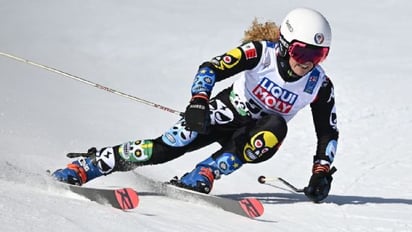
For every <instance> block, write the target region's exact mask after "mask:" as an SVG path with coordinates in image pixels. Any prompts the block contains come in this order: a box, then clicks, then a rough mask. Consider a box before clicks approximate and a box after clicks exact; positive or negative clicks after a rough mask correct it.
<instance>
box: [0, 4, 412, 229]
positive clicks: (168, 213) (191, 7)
mask: <svg viewBox="0 0 412 232" xmlns="http://www.w3.org/2000/svg"><path fill="white" fill-rule="evenodd" d="M308 4H309V3H307V2H306V1H297V0H292V1H287V2H286V1H285V2H279V1H262V0H257V1H253V2H250V1H238V0H229V1H215V0H211V1H191V0H176V1H159V0H152V1H131V0H124V1H97V0H91V1H80V0H71V1H68V0H63V1H52V0H38V1H28V0H15V1H2V3H1V4H0V21H1V31H0V51H1V52H7V53H10V54H14V55H18V56H21V57H24V58H26V59H29V60H33V61H36V62H39V63H41V64H45V65H48V66H51V67H54V68H57V69H60V70H63V71H65V72H68V73H70V74H73V75H77V76H80V77H83V78H86V79H88V80H90V81H93V82H97V83H100V84H102V85H105V86H108V87H110V88H113V89H116V90H120V91H122V92H125V93H129V94H131V95H135V96H138V97H141V98H143V99H147V100H150V101H153V102H156V103H158V104H162V105H165V106H168V107H171V108H173V109H177V110H182V111H183V110H184V108H185V107H186V104H187V102H188V100H189V97H190V89H189V88H190V86H191V83H192V80H193V76H194V73H195V72H196V70H197V67H198V65H199V64H200V63H201V62H203V61H204V60H208V59H210V58H212V57H213V56H215V55H219V54H222V53H223V52H226V51H228V50H230V49H231V48H233V47H236V46H238V45H239V43H240V39H241V37H242V35H243V32H244V30H245V29H247V28H248V27H249V25H250V24H251V21H252V20H253V19H254V17H257V18H258V20H259V21H261V22H263V21H265V20H274V21H276V22H277V23H278V24H280V22H281V20H282V19H283V17H284V16H285V14H286V13H287V12H288V11H290V10H291V9H293V8H295V7H300V6H307V7H312V8H314V9H317V10H319V11H321V12H322V13H323V14H324V15H325V16H326V17H327V18H328V20H329V21H330V23H331V25H332V30H333V40H332V48H331V53H330V55H329V57H328V59H327V61H326V62H325V63H324V64H323V67H324V68H325V69H326V71H327V73H328V74H329V76H330V77H331V78H332V80H333V82H334V84H335V94H336V101H337V113H338V126H339V129H340V140H339V146H338V152H337V156H336V159H335V163H334V165H335V166H336V167H337V168H338V171H337V172H336V173H335V175H334V181H333V183H332V190H331V192H330V196H329V197H328V198H327V200H326V201H325V202H324V203H322V204H314V203H311V202H308V201H307V200H306V198H305V196H303V195H301V194H296V193H292V192H290V191H288V189H287V188H285V186H284V185H282V184H281V183H277V182H276V183H274V184H275V185H276V186H278V187H271V186H266V185H262V184H259V183H258V182H257V178H258V177H259V176H260V175H265V176H267V177H282V178H284V179H286V180H288V181H289V182H291V183H293V184H294V185H296V186H297V187H304V186H305V185H307V182H308V180H309V177H310V169H311V164H312V155H313V154H314V151H315V143H316V139H315V132H314V128H313V125H312V119H311V115H310V109H309V108H308V109H306V110H304V111H303V112H301V113H300V114H299V115H298V116H297V117H296V118H294V119H292V121H291V122H290V123H289V133H288V135H287V138H286V140H285V142H284V144H283V145H282V147H281V149H280V151H279V152H278V153H277V154H276V156H274V157H273V158H272V159H271V160H269V161H267V162H265V163H262V164H256V165H245V166H244V167H242V168H241V169H240V170H238V171H237V172H235V173H233V174H232V175H230V176H223V177H222V179H221V180H218V181H217V182H216V183H215V186H214V189H213V191H212V193H213V194H217V195H226V196H232V197H242V196H243V197H246V196H254V197H258V198H259V199H261V200H262V202H263V203H264V206H265V213H264V215H263V216H262V217H259V218H257V219H255V220H251V219H248V218H245V217H240V216H237V215H234V214H231V213H228V212H225V211H223V210H221V209H218V208H215V207H212V206H210V205H207V204H204V203H203V202H201V201H196V200H195V199H188V200H189V201H187V202H186V201H182V200H176V199H170V198H166V197H159V196H142V197H141V199H140V204H139V207H138V208H136V209H134V210H131V211H128V212H123V211H121V210H117V209H114V208H111V207H108V206H105V205H101V204H98V203H96V202H92V201H89V200H87V199H85V198H83V197H80V196H78V195H76V194H74V193H71V192H69V191H67V190H64V189H61V188H59V187H58V186H56V185H55V184H54V183H53V182H52V181H51V180H50V179H49V178H48V177H47V174H46V172H45V170H47V169H51V170H54V169H57V168H62V167H64V166H65V165H66V164H67V163H68V162H70V160H69V159H67V158H66V157H65V154H66V153H67V152H84V151H87V149H88V148H90V147H91V146H96V147H102V146H106V145H115V144H119V143H122V142H125V141H128V140H135V139H144V138H154V137H157V136H158V135H160V134H161V133H163V132H164V131H165V130H166V129H168V128H169V127H170V126H171V125H173V123H175V122H176V121H177V120H178V119H179V118H178V116H176V115H174V114H171V113H169V112H166V111H162V110H159V109H155V108H153V107H150V106H147V105H144V104H140V103H137V102H134V101H130V100H128V99H125V98H122V97H119V96H116V95H113V94H110V93H108V92H105V91H101V90H99V89H96V88H91V87H90V86H87V85H84V84H82V83H79V82H77V81H73V80H70V79H68V78H64V77H62V76H61V75H58V74H55V73H52V72H48V71H46V70H44V69H41V68H38V67H33V66H31V65H28V64H24V63H21V62H17V61H15V60H12V59H9V58H6V57H0V141H1V142H0V150H1V159H0V215H1V216H0V231H16V232H17V231H24V232H27V231H34V232H37V231H38V232H40V231H41V232H48V231H50V232H52V231H53V232H55V231H59V232H65V231H70V232H73V231H88V232H100V231H156V232H160V231H168V232H169V231H180V232H186V231H283V232H286V231H293V232H296V231H305V232H311V231H313V232H315V231H316V232H317V231H328V232H333V231H350V232H353V231H362V232H372V231H373V232H375V231H397V232H398V231H412V217H411V215H412V214H411V212H412V185H411V183H412V175H411V174H410V172H411V170H412V155H411V154H412V151H411V150H412V145H411V142H410V141H411V139H412V132H411V131H412V119H411V115H412V105H411V103H410V99H412V93H411V91H410V86H411V84H412V80H411V78H410V77H409V76H410V73H411V71H412V69H411V65H410V64H411V63H412V56H411V55H410V52H409V51H411V50H412V43H410V37H411V32H410V21H411V20H412V17H411V16H410V11H411V10H412V3H411V2H410V1H406V0H400V1H389V0H383V1H372V0H366V1H353V0H349V1H338V2H336V1H326V0H321V1H314V2H312V3H311V4H310V5H308ZM231 82H232V80H231V79H229V80H227V81H224V82H222V83H218V84H217V85H216V86H215V90H214V92H215V93H216V92H217V91H219V90H220V89H223V88H225V87H226V86H228V85H229V84H230V83H231ZM217 148H218V147H217V146H216V145H213V146H211V147H208V148H204V149H201V150H199V151H196V152H193V153H190V154H187V155H185V156H183V157H181V158H179V159H177V160H174V161H172V162H169V163H167V164H163V165H158V166H150V167H143V168H139V169H137V170H136V171H137V172H138V173H139V174H143V175H145V176H148V177H150V178H153V179H155V180H160V181H167V180H169V179H170V178H172V177H173V176H175V175H178V176H180V175H182V174H183V173H185V172H187V171H190V170H191V169H192V168H193V167H194V165H195V164H196V163H197V162H198V161H201V160H203V159H205V158H206V157H207V156H208V155H209V154H211V153H212V152H213V151H215V150H216V149H217ZM87 186H93V187H133V188H135V189H137V190H138V191H145V186H144V184H142V183H139V179H138V178H136V175H134V174H133V173H115V174H112V175H109V176H107V177H103V178H99V179H97V180H95V181H92V182H90V183H88V184H87Z"/></svg>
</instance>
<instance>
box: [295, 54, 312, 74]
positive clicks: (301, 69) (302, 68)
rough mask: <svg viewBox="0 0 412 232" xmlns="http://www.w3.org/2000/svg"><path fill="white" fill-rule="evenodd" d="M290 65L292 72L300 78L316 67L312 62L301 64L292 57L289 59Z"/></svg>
mask: <svg viewBox="0 0 412 232" xmlns="http://www.w3.org/2000/svg"><path fill="white" fill-rule="evenodd" d="M289 65H290V67H291V68H292V71H293V72H294V73H295V74H296V75H298V76H301V77H302V76H304V75H306V74H307V73H308V72H309V71H310V70H312V69H313V67H314V66H315V65H314V64H313V63H312V62H311V61H306V62H304V63H299V62H298V61H297V60H295V59H293V58H292V57H290V58H289Z"/></svg>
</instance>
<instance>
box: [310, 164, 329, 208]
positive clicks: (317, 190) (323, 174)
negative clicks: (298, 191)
mask: <svg viewBox="0 0 412 232" xmlns="http://www.w3.org/2000/svg"><path fill="white" fill-rule="evenodd" d="M336 170H337V169H336V168H335V167H332V168H331V169H330V168H329V165H328V164H326V165H321V164H314V165H313V171H312V176H311V178H310V180H309V185H308V186H307V187H305V188H304V189H303V192H304V193H305V195H306V196H307V197H308V198H309V199H310V200H311V201H313V202H315V203H319V202H320V201H322V200H324V199H325V198H326V197H327V196H328V194H329V190H330V187H331V184H332V180H333V178H332V174H333V173H334V172H336Z"/></svg>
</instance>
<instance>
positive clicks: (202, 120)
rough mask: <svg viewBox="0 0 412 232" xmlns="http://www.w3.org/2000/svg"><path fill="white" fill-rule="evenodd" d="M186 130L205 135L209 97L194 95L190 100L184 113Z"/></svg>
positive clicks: (208, 122) (207, 123) (207, 122)
mask: <svg viewBox="0 0 412 232" xmlns="http://www.w3.org/2000/svg"><path fill="white" fill-rule="evenodd" d="M185 120H186V129H187V130H190V131H196V132H198V133H200V134H206V133H207V131H208V127H209V124H210V115H209V97H208V96H207V95H205V94H196V95H194V96H193V97H192V99H191V100H190V103H189V105H188V106H187V107H186V111H185Z"/></svg>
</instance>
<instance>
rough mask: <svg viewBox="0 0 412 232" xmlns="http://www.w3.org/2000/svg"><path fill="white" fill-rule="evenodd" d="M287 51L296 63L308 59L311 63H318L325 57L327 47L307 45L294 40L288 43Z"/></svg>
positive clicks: (327, 50)
mask: <svg viewBox="0 0 412 232" xmlns="http://www.w3.org/2000/svg"><path fill="white" fill-rule="evenodd" d="M288 53H289V56H290V57H292V58H293V59H295V60H296V61H297V62H298V63H301V64H303V63H306V62H308V61H310V62H312V63H313V64H318V63H320V62H322V61H323V60H325V59H326V56H328V53H329V48H328V47H318V46H314V45H309V44H306V43H302V42H299V41H296V40H295V41H292V43H290V44H289V47H288Z"/></svg>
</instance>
